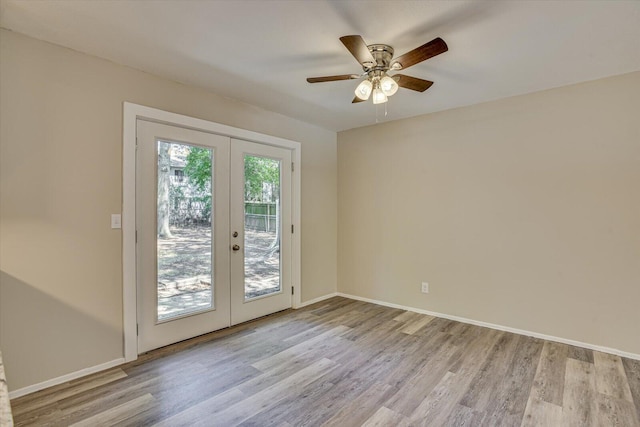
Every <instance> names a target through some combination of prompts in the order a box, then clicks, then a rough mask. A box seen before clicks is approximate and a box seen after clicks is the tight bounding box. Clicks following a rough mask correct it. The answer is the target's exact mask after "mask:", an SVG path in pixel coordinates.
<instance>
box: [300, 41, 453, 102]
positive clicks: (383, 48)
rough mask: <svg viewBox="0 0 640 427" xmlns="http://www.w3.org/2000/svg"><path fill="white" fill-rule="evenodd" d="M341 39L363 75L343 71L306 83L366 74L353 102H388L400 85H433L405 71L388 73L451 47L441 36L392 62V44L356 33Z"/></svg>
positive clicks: (418, 87)
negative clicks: (365, 40)
mask: <svg viewBox="0 0 640 427" xmlns="http://www.w3.org/2000/svg"><path fill="white" fill-rule="evenodd" d="M340 41H341V42H342V44H344V46H345V47H346V48H347V50H348V51H349V52H351V54H352V55H353V56H354V58H356V60H357V61H358V62H359V63H360V65H362V69H363V71H364V73H363V74H361V75H358V74H342V75H338V76H326V77H309V78H308V79H307V82H309V83H320V82H331V81H337V80H350V79H359V78H361V77H366V78H365V80H363V81H362V82H360V84H359V85H358V86H357V87H356V90H355V95H356V97H355V98H354V99H353V101H352V102H353V103H358V102H362V101H366V100H368V99H369V98H370V97H371V98H372V101H373V103H374V104H382V103H385V102H387V101H388V99H389V98H388V97H390V96H393V94H395V93H396V92H397V91H398V88H399V87H403V88H405V89H411V90H414V91H416V92H424V91H425V90H427V89H429V87H431V85H432V84H433V82H431V81H429V80H423V79H419V78H417V77H411V76H406V75H403V74H396V75H394V76H390V75H389V74H388V72H389V71H398V70H404V69H406V68H409V67H411V66H412V65H415V64H417V63H419V62H422V61H425V60H427V59H429V58H432V57H434V56H436V55H440V54H441V53H444V52H446V51H447V50H448V47H447V44H446V43H445V42H444V40H442V39H441V38H440V37H438V38H435V39H433V40H431V41H430V42H428V43H425V44H423V45H422V46H420V47H418V48H415V49H413V50H412V51H409V52H407V53H405V54H404V55H401V56H399V57H398V58H396V59H394V60H393V61H392V59H393V52H394V51H393V48H392V47H391V46H389V45H386V44H371V45H367V44H366V43H365V42H364V40H363V39H362V37H360V36H357V35H354V36H344V37H340ZM372 95H373V96H372Z"/></svg>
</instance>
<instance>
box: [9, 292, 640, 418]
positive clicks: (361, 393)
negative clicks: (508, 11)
mask: <svg viewBox="0 0 640 427" xmlns="http://www.w3.org/2000/svg"><path fill="white" fill-rule="evenodd" d="M12 406H13V412H14V417H15V424H16V425H17V426H22V425H61V426H62V425H64V426H67V425H76V426H106V425H122V426H146V425H158V426H171V427H174V426H193V425H196V426H225V427H226V426H234V425H242V426H276V427H284V426H302V425H309V426H317V425H331V426H360V425H365V426H369V427H371V426H396V425H397V426H414V425H415V426H449V425H451V426H590V425H591V426H640V422H639V419H640V361H635V360H630V359H625V358H620V357H618V356H613V355H610V354H605V353H599V352H594V351H591V350H586V349H582V348H577V347H571V346H568V345H565V344H558V343H554V342H549V341H544V340H540V339H536V338H530V337H525V336H521V335H515V334H511V333H507V332H501V331H496V330H493V329H487V328H482V327H478V326H473V325H468V324H464V323H458V322H454V321H450V320H445V319H441V318H433V317H431V316H426V315H421V314H416V313H412V312H406V311H402V310H398V309H392V308H387V307H381V306H377V305H374V304H369V303H364V302H359V301H353V300H349V299H345V298H339V297H336V298H332V299H331V300H328V301H324V302H321V303H318V304H315V305H313V306H309V307H306V308H304V309H301V310H297V311H292V310H288V311H286V312H282V313H278V314H275V315H272V316H269V317H266V318H263V319H260V320H257V321H254V322H250V323H247V324H243V325H240V326H237V327H234V328H230V329H226V330H223V331H219V332H215V333H212V334H208V335H205V336H202V337H198V338H195V339H193V340H189V341H185V342H182V343H179V344H175V345H173V346H169V347H165V348H163V349H159V350H156V351H153V352H150V353H147V354H145V355H142V356H141V357H140V359H139V360H137V361H136V362H133V363H130V364H126V365H123V366H121V367H118V368H114V369H110V370H108V371H105V372H101V373H98V374H95V375H91V376H89V377H85V378H82V379H79V380H76V381H72V382H70V383H68V384H63V385H60V386H56V387H52V388H50V389H47V390H43V391H40V392H37V393H34V394H31V395H28V396H25V397H22V398H19V399H15V400H14V401H12Z"/></svg>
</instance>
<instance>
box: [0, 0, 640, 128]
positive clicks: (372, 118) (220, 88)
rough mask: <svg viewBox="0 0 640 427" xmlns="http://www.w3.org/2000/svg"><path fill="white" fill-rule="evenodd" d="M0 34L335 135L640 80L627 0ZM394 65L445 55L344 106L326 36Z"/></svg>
mask: <svg viewBox="0 0 640 427" xmlns="http://www.w3.org/2000/svg"><path fill="white" fill-rule="evenodd" d="M1 1H2V3H1V4H0V7H1V9H0V14H1V19H0V25H1V26H2V27H4V28H7V29H10V30H13V31H16V32H20V33H23V34H27V35H29V36H32V37H35V38H38V39H42V40H47V41H49V42H52V43H56V44H59V45H63V46H67V47H70V48H72V49H75V50H78V51H81V52H86V53H89V54H92V55H96V56H99V57H103V58H107V59H110V60H112V61H114V62H117V63H120V64H125V65H128V66H131V67H134V68H137V69H140V70H144V71H147V72H150V73H153V74H156V75H160V76H164V77H167V78H169V79H173V80H176V81H179V82H183V83H187V84H191V85H196V86H199V87H203V88H207V89H209V90H211V91H213V92H215V93H218V94H220V95H223V96H226V97H229V98H234V99H238V100H241V101H244V102H247V103H250V104H253V105H255V106H259V107H262V108H265V109H268V110H271V111H276V112H279V113H282V114H284V115H287V116H290V117H295V118H298V119H300V120H303V121H306V122H310V123H314V124H317V125H319V126H322V127H325V128H328V129H331V130H335V131H340V130H345V129H350V128H354V127H359V126H365V125H369V124H373V123H375V122H376V114H377V115H378V120H379V121H388V120H395V119H399V118H405V117H411V116H416V115H420V114H425V113H430V112H434V111H441V110H445V109H450V108H454V107H459V106H463V105H471V104H477V103H480V102H485V101H489V100H494V99H499V98H504V97H508V96H513V95H518V94H523V93H528V92H534V91H539V90H543V89H549V88H553V87H558V86H563V85H567V84H572V83H577V82H581V81H587V80H593V79H597V78H601V77H606V76H611V75H616V74H623V73H627V72H631V71H637V70H640V1H638V0H634V1H355V0H354V1H329V0H307V1H303V0H297V1H296V0H282V1H281V0H278V1H269V0H263V1H257V0H256V1H246V0H233V1H220V0H218V1H203V0H197V1H192V0H182V1H178V0H173V1H171V0H165V1H155V0H147V1H142V0H137V1H136V0H123V1H119V0H111V1H76V0H58V1H18V0H1ZM350 34H360V35H362V36H363V38H364V39H365V41H366V42H367V43H385V44H390V45H391V46H393V47H394V48H395V50H396V56H398V55H401V54H403V53H405V52H406V51H409V50H411V49H413V48H415V47H417V46H419V45H421V44H423V43H425V42H427V41H429V40H431V39H433V38H435V37H442V38H443V39H444V40H445V41H446V42H447V44H448V45H449V51H448V52H446V53H444V54H442V55H439V56H437V57H435V58H432V59H430V60H427V61H425V62H423V63H420V64H418V65H415V66H413V67H411V68H409V69H408V70H406V71H403V73H404V74H408V75H413V76H415V77H420V78H423V79H427V80H432V81H434V82H435V84H434V85H433V86H432V87H431V88H430V89H429V90H427V91H426V92H424V93H418V92H413V91H410V90H406V89H400V91H398V93H397V94H396V95H394V96H393V97H391V98H390V100H389V102H388V103H387V104H386V105H387V113H388V115H387V116H386V117H385V116H384V106H379V107H378V111H377V112H376V107H375V106H374V105H372V104H371V101H369V102H366V103H364V102H363V103H360V104H351V100H352V99H353V90H354V89H355V86H356V85H357V81H355V80H351V81H338V82H329V83H316V84H309V83H307V82H306V80H305V79H306V77H312V76H314V77H315V76H325V75H333V74H349V73H359V72H361V71H362V69H361V68H360V66H359V65H358V63H357V62H356V60H355V59H354V58H353V57H352V56H351V55H350V54H349V52H348V51H347V50H346V49H345V47H344V46H343V45H342V44H341V43H340V41H339V40H338V38H339V37H340V36H343V35H350Z"/></svg>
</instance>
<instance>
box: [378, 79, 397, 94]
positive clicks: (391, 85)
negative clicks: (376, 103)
mask: <svg viewBox="0 0 640 427" xmlns="http://www.w3.org/2000/svg"><path fill="white" fill-rule="evenodd" d="M380 88H381V89H382V92H384V94H385V95H387V96H391V95H393V94H394V93H396V92H397V91H398V83H396V81H395V80H393V79H392V78H391V77H389V76H384V77H383V78H381V79H380Z"/></svg>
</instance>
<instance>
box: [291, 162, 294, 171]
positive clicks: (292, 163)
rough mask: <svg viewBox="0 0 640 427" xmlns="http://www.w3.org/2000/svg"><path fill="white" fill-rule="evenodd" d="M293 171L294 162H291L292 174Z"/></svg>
mask: <svg viewBox="0 0 640 427" xmlns="http://www.w3.org/2000/svg"><path fill="white" fill-rule="evenodd" d="M293 169H294V167H293V162H291V172H293Z"/></svg>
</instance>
